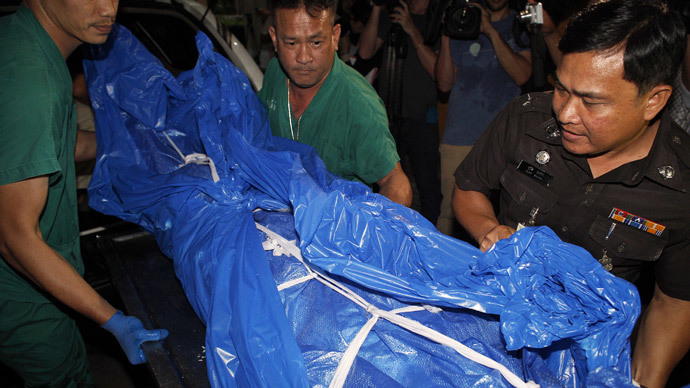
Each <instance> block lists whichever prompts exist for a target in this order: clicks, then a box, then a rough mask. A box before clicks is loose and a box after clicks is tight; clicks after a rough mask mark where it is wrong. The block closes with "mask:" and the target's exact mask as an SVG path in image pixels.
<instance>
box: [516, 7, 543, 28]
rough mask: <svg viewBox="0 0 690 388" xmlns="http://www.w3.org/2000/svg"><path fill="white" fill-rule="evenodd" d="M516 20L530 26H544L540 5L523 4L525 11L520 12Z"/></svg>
mask: <svg viewBox="0 0 690 388" xmlns="http://www.w3.org/2000/svg"><path fill="white" fill-rule="evenodd" d="M517 18H518V20H519V21H521V22H523V23H527V24H531V25H542V24H544V10H543V8H542V5H541V3H536V4H530V3H527V4H525V9H524V10H522V11H520V14H519V15H518V17H517Z"/></svg>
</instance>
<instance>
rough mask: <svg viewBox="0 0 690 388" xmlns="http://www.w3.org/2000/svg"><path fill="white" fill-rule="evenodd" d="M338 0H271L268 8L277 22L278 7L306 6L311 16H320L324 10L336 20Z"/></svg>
mask: <svg viewBox="0 0 690 388" xmlns="http://www.w3.org/2000/svg"><path fill="white" fill-rule="evenodd" d="M337 4H338V0H269V2H268V10H269V11H270V13H271V18H273V23H275V20H276V18H275V15H276V14H275V12H276V9H300V8H304V9H305V10H306V11H307V13H308V14H309V16H311V17H318V16H319V15H320V14H321V13H322V12H323V11H326V12H328V14H329V15H330V16H333V19H334V20H335V13H336V7H337Z"/></svg>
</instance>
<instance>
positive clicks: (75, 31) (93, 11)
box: [41, 0, 119, 44]
mask: <svg viewBox="0 0 690 388" xmlns="http://www.w3.org/2000/svg"><path fill="white" fill-rule="evenodd" d="M118 2H119V0H41V4H42V6H43V8H44V9H45V12H46V14H47V16H48V17H49V18H50V19H51V21H52V22H53V23H54V24H55V26H56V27H57V28H58V29H60V30H61V31H62V32H63V33H64V34H66V36H67V38H68V39H76V40H77V41H79V42H80V43H92V44H101V43H105V41H106V39H107V38H108V34H109V33H110V30H111V29H112V25H113V23H114V22H115V15H116V14H117V6H118Z"/></svg>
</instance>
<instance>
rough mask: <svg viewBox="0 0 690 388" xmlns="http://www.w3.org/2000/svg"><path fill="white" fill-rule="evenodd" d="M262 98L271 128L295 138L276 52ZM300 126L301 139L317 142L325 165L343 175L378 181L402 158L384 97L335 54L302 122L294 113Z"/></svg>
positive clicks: (348, 177) (273, 130)
mask: <svg viewBox="0 0 690 388" xmlns="http://www.w3.org/2000/svg"><path fill="white" fill-rule="evenodd" d="M259 98H261V100H262V101H263V102H264V104H265V105H266V108H267V110H268V117H269V120H270V123H271V131H272V132H273V134H274V135H276V136H281V137H285V138H288V139H291V138H292V135H291V133H290V123H289V118H288V100H287V76H286V74H285V72H284V71H283V69H282V68H281V66H280V63H279V62H278V60H277V58H274V59H273V60H271V62H270V63H269V65H268V68H267V69H266V75H265V76H264V82H263V88H262V89H261V91H259ZM298 126H299V142H301V143H305V144H308V145H310V146H312V147H314V148H315V149H316V151H317V152H318V153H319V156H320V157H321V159H323V161H324V162H325V163H326V168H327V169H328V170H329V171H331V172H332V173H335V174H337V175H340V176H341V177H343V178H345V179H348V180H353V181H359V182H363V183H373V182H376V181H378V180H379V179H381V178H383V177H385V176H386V175H387V174H388V173H389V172H390V171H391V170H393V168H394V167H395V164H396V163H397V162H398V161H399V160H400V157H398V153H397V151H396V148H395V141H394V140H393V136H392V135H391V133H390V131H389V130H388V118H387V116H386V109H385V107H384V106H383V102H382V101H381V99H380V98H379V96H378V95H377V94H376V91H375V90H374V88H373V87H372V86H371V85H370V84H369V83H368V82H367V80H366V79H364V77H362V76H361V75H360V74H359V73H357V71H355V70H354V69H353V68H351V67H350V66H347V65H346V64H345V63H344V62H343V61H341V60H340V59H338V58H337V57H336V58H334V61H333V68H332V69H331V71H330V73H329V74H328V76H327V77H326V80H325V81H324V83H323V84H322V85H321V88H320V89H319V90H318V92H317V93H316V95H315V96H314V98H313V99H312V101H311V103H310V104H309V106H308V107H307V109H306V110H305V111H304V113H303V114H302V117H301V119H300V120H299V123H298V122H297V118H296V117H294V115H292V128H293V132H294V133H295V137H296V135H297V133H296V132H297V128H298ZM293 140H295V139H293Z"/></svg>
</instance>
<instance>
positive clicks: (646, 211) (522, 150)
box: [455, 93, 690, 300]
mask: <svg viewBox="0 0 690 388" xmlns="http://www.w3.org/2000/svg"><path fill="white" fill-rule="evenodd" d="M552 97H553V94H552V93H533V94H528V95H525V96H521V97H519V98H517V99H515V100H513V101H512V102H511V103H510V104H508V105H507V106H506V108H504V109H503V111H502V112H501V113H500V114H499V115H498V116H497V117H496V118H495V119H494V121H493V122H492V123H491V124H490V125H489V128H488V129H487V130H486V131H485V132H484V134H483V135H482V136H481V137H480V139H479V141H478V143H477V144H476V145H475V146H474V148H473V149H472V151H471V153H470V154H469V155H468V157H467V158H466V159H465V160H464V161H463V163H462V164H461V165H460V166H459V167H458V169H457V170H456V172H455V179H456V184H457V185H458V187H459V188H460V189H462V190H470V191H478V192H481V193H483V194H484V195H486V196H487V197H489V196H490V194H491V193H492V192H493V191H496V190H500V211H499V215H498V219H499V222H501V224H504V225H508V226H511V227H514V228H517V227H518V224H522V225H525V226H539V225H546V226H549V227H550V228H551V229H553V230H554V231H555V232H556V233H557V234H558V235H559V236H560V238H561V239H562V240H563V241H565V242H568V243H572V244H575V245H579V246H581V247H583V248H585V249H587V250H588V251H589V252H590V253H591V254H592V256H594V257H595V258H596V259H598V260H599V261H600V262H601V263H602V265H604V267H605V268H607V269H609V270H611V272H612V273H613V274H615V275H617V276H619V277H622V278H623V279H626V280H628V281H631V282H634V281H635V280H637V279H638V278H639V276H640V273H641V271H642V270H643V268H645V267H646V266H645V264H646V263H651V264H653V265H654V271H655V278H656V282H657V284H658V285H659V287H660V289H661V290H662V291H663V292H664V293H666V294H667V295H669V296H671V297H674V298H678V299H684V300H690V276H688V273H690V194H689V192H688V190H689V189H690V136H689V135H688V134H687V133H686V132H685V131H683V130H682V129H681V128H680V127H678V126H677V125H676V124H675V123H673V121H672V120H671V119H670V118H669V116H668V112H664V113H663V115H662V118H661V123H660V126H659V130H658V132H657V136H656V138H655V140H654V143H653V145H652V148H651V150H650V152H649V154H648V155H647V157H645V158H644V159H640V160H637V161H633V162H630V163H627V164H624V165H622V166H620V167H618V168H616V169H614V170H612V171H610V172H608V173H607V174H604V175H602V176H600V177H598V178H596V179H594V178H592V174H591V171H590V168H589V165H588V163H587V159H586V157H585V156H578V155H575V154H571V153H569V152H568V151H567V150H565V149H564V148H563V146H562V142H561V138H560V130H559V127H558V124H557V122H556V120H555V118H554V115H553V111H552V108H551V101H552Z"/></svg>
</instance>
